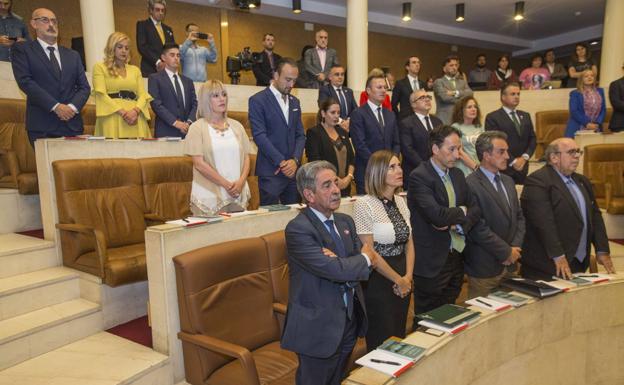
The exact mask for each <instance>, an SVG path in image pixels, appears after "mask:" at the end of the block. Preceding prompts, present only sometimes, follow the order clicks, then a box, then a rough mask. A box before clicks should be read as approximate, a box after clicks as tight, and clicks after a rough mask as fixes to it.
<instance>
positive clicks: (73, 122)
mask: <svg viewBox="0 0 624 385" xmlns="http://www.w3.org/2000/svg"><path fill="white" fill-rule="evenodd" d="M30 25H31V27H32V28H33V29H34V30H35V33H36V35H37V40H35V41H28V42H21V43H17V44H15V45H14V46H13V49H12V64H13V75H14V76H15V81H16V82H17V85H18V86H19V88H20V89H21V90H22V91H23V92H24V93H25V94H26V130H27V131H28V138H29V139H30V143H31V144H33V145H34V142H35V140H37V139H39V138H57V137H61V136H76V135H80V134H82V132H83V125H82V116H81V115H80V110H82V107H83V106H84V105H85V103H86V102H87V99H88V98H89V94H90V92H91V87H89V83H88V82H87V78H86V76H85V72H84V68H83V66H82V62H81V61H80V56H79V55H78V53H77V52H76V51H72V50H71V49H68V48H65V47H62V46H59V45H58V43H57V38H58V32H59V30H58V20H57V18H56V16H55V15H54V12H52V11H50V10H49V9H46V8H39V9H36V10H35V11H34V12H33V14H32V19H31V20H30Z"/></svg>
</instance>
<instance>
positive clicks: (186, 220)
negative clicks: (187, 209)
mask: <svg viewBox="0 0 624 385" xmlns="http://www.w3.org/2000/svg"><path fill="white" fill-rule="evenodd" d="M182 220H183V221H184V222H186V223H190V222H189V221H188V219H185V218H182Z"/></svg>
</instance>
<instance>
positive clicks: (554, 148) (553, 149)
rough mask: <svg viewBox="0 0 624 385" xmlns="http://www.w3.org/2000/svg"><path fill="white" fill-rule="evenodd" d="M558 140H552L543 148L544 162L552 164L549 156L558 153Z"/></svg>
mask: <svg viewBox="0 0 624 385" xmlns="http://www.w3.org/2000/svg"><path fill="white" fill-rule="evenodd" d="M560 142H561V141H559V140H556V139H555V140H553V141H552V142H550V143H549V144H548V146H546V150H544V158H546V163H548V164H552V162H551V161H550V157H551V156H552V155H555V154H558V153H559V143H560Z"/></svg>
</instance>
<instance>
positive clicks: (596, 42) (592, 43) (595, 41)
mask: <svg viewBox="0 0 624 385" xmlns="http://www.w3.org/2000/svg"><path fill="white" fill-rule="evenodd" d="M589 45H598V41H597V40H594V41H592V42H591V43H589Z"/></svg>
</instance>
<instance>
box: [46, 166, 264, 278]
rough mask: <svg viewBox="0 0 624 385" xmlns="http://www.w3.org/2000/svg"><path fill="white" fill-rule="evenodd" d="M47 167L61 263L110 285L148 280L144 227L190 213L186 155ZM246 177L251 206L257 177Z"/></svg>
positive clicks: (190, 174)
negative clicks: (53, 194)
mask: <svg viewBox="0 0 624 385" xmlns="http://www.w3.org/2000/svg"><path fill="white" fill-rule="evenodd" d="M52 169H53V173H54V179H55V189H56V200H57V207H58V214H59V223H58V224H57V225H56V226H57V228H58V229H59V230H60V239H61V250H62V254H63V264H64V265H66V266H68V267H72V268H74V269H77V270H81V271H84V272H87V273H89V274H93V275H96V276H99V277H101V278H102V281H103V282H104V283H105V284H107V285H109V286H113V287H114V286H119V285H123V284H126V283H131V282H137V281H142V280H146V279H147V269H146V265H145V234H144V232H145V228H146V227H147V226H149V225H154V224H160V223H163V222H164V221H166V220H171V219H179V218H184V217H186V216H189V215H190V214H191V213H190V211H189V201H190V194H191V182H192V180H193V171H192V170H193V163H192V160H191V158H189V157H185V156H180V157H157V158H144V159H125V158H124V159H121V158H120V159H116V158H110V159H80V160H73V159H72V160H59V161H55V162H53V163H52ZM251 170H255V156H252V168H251ZM248 181H249V184H250V189H251V191H252V199H251V202H250V209H254V208H257V207H258V202H259V196H258V195H259V194H258V187H257V177H256V176H254V175H251V176H250V177H249V179H248Z"/></svg>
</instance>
